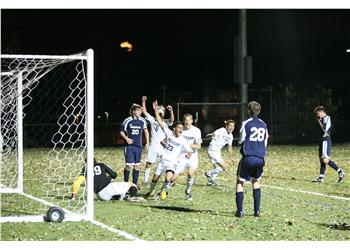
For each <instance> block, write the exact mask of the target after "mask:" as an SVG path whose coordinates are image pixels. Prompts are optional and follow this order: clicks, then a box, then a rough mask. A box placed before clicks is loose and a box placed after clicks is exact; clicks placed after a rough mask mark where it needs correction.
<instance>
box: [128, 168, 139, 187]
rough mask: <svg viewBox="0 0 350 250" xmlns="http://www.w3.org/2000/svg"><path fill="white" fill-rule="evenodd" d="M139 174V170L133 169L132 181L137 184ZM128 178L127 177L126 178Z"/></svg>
mask: <svg viewBox="0 0 350 250" xmlns="http://www.w3.org/2000/svg"><path fill="white" fill-rule="evenodd" d="M139 174H140V171H139V170H136V169H134V170H133V171H132V182H133V183H134V184H135V185H137V181H138V180H139ZM128 179H129V178H128Z"/></svg>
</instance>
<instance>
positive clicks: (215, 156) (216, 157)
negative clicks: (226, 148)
mask: <svg viewBox="0 0 350 250" xmlns="http://www.w3.org/2000/svg"><path fill="white" fill-rule="evenodd" d="M208 156H209V158H210V160H211V162H212V163H213V164H216V163H219V162H222V161H223V160H222V157H221V151H219V152H218V151H211V150H208Z"/></svg>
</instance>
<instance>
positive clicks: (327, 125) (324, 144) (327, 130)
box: [318, 115, 332, 158]
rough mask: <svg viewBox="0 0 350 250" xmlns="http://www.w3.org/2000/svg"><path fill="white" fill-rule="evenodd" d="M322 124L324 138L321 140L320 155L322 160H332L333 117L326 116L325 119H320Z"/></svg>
mask: <svg viewBox="0 0 350 250" xmlns="http://www.w3.org/2000/svg"><path fill="white" fill-rule="evenodd" d="M320 121H321V123H322V138H321V140H320V144H319V147H318V153H319V156H320V158H323V157H324V158H330V155H331V147H332V140H331V130H332V123H331V117H330V116H329V115H326V116H325V117H323V118H321V119H320Z"/></svg>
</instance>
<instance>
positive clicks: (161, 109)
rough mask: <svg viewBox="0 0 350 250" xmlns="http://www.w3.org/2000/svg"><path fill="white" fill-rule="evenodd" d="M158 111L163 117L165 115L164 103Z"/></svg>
mask: <svg viewBox="0 0 350 250" xmlns="http://www.w3.org/2000/svg"><path fill="white" fill-rule="evenodd" d="M158 113H159V115H160V117H161V118H163V117H164V113H165V108H164V106H163V105H160V106H158Z"/></svg>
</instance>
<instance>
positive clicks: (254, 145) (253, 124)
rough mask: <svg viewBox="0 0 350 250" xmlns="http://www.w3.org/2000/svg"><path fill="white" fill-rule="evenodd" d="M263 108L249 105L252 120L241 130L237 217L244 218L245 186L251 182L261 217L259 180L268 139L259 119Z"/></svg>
mask: <svg viewBox="0 0 350 250" xmlns="http://www.w3.org/2000/svg"><path fill="white" fill-rule="evenodd" d="M260 111H261V106H260V104H259V103H258V102H256V101H252V102H249V103H248V115H249V116H250V118H248V119H247V120H245V121H243V123H242V127H241V129H240V140H239V144H241V154H242V159H241V160H240V162H239V164H238V169H237V183H236V206H237V211H236V216H237V217H242V216H243V184H244V182H245V181H251V182H252V186H253V199H254V216H255V217H258V216H259V215H260V195H261V190H260V184H259V179H260V177H261V175H262V173H263V168H264V165H265V150H266V145H267V139H268V132H267V126H266V124H265V122H263V121H262V120H260V119H259V118H258V115H259V113H260Z"/></svg>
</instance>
